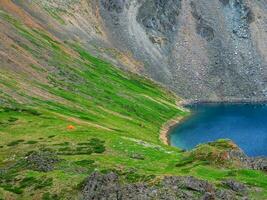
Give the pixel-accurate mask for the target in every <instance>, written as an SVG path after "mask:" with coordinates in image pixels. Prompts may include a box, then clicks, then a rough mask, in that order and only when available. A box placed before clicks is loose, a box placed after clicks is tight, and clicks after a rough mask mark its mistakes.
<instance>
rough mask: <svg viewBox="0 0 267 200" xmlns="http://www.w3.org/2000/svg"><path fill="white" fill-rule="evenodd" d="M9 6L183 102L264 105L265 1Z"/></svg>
mask: <svg viewBox="0 0 267 200" xmlns="http://www.w3.org/2000/svg"><path fill="white" fill-rule="evenodd" d="M5 1H6V0H5ZM5 1H3V2H5ZM12 2H13V3H14V5H18V6H19V7H20V8H22V9H23V10H24V11H25V12H26V13H28V15H30V16H31V17H32V18H33V19H34V21H36V23H37V24H41V26H43V28H45V29H46V30H49V31H50V32H51V33H53V34H54V35H56V36H57V37H58V38H60V39H62V40H75V41H79V42H80V43H82V44H83V46H84V47H86V49H87V50H89V51H90V52H92V53H93V54H95V55H101V57H103V58H105V59H108V60H109V61H110V62H112V63H113V64H116V65H117V66H119V67H122V68H124V69H126V70H130V71H133V72H137V73H142V74H143V75H147V76H149V77H152V78H153V79H155V80H157V81H159V82H161V83H163V84H164V85H166V86H168V87H169V88H171V89H172V90H173V91H175V92H176V93H177V94H178V95H179V96H182V97H184V98H186V99H193V100H196V99H198V100H213V101H222V100H226V101H227V100H233V101H234V100H266V74H267V72H266V69H267V61H266V57H267V55H266V52H267V51H266V46H267V44H266V41H267V34H266V31H267V30H266V20H267V16H266V15H267V14H266V13H267V12H266V9H267V8H266V5H267V2H266V0H259V1H252V0H208V1H206V0H201V1H197V0H196V1H194V0H191V1H181V0H166V1H161V0H142V1H136V0H134V1H132V0H131V1H130V0H99V1H88V0H75V1H62V0H56V1H49V0H46V1H45V0H33V1H20V0H12ZM49 16H50V17H49Z"/></svg>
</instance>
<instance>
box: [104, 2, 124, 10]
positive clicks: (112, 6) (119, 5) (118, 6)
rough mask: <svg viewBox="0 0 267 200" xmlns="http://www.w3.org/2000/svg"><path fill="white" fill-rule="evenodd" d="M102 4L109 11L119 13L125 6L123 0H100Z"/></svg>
mask: <svg viewBox="0 0 267 200" xmlns="http://www.w3.org/2000/svg"><path fill="white" fill-rule="evenodd" d="M101 3H102V4H103V6H104V7H105V8H106V9H107V10H108V11H110V12H113V11H115V12H117V13H121V12H122V11H123V9H124V6H125V0H101Z"/></svg>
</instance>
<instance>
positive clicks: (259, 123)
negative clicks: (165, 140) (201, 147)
mask: <svg viewBox="0 0 267 200" xmlns="http://www.w3.org/2000/svg"><path fill="white" fill-rule="evenodd" d="M188 108H189V109H191V111H192V112H193V114H192V116H191V117H189V118H188V119H187V120H185V121H184V122H182V123H181V124H180V125H178V126H176V127H175V128H174V129H173V130H172V131H171V133H170V143H171V145H173V146H177V147H180V148H183V149H186V150H189V149H192V148H194V147H195V146H196V145H198V144H201V143H206V142H210V141H215V140H218V139H222V138H228V139H231V140H233V141H234V142H235V143H236V144H237V145H239V147H241V148H242V149H243V150H244V151H245V153H246V154H247V155H249V156H267V104H196V105H191V106H188Z"/></svg>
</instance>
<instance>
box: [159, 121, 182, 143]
mask: <svg viewBox="0 0 267 200" xmlns="http://www.w3.org/2000/svg"><path fill="white" fill-rule="evenodd" d="M186 118H187V116H177V117H174V118H172V119H170V120H168V121H167V122H165V123H164V124H163V125H162V127H161V129H160V136H159V138H160V140H161V141H162V142H163V143H164V144H165V145H170V140H169V135H170V132H171V130H172V129H173V128H174V127H176V126H178V125H179V124H180V123H181V122H182V121H184V120H185V119H186Z"/></svg>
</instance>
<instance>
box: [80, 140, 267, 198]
mask: <svg viewBox="0 0 267 200" xmlns="http://www.w3.org/2000/svg"><path fill="white" fill-rule="evenodd" d="M207 146H212V147H216V150H217V152H216V153H217V155H216V153H215V151H213V152H214V153H213V156H211V157H210V156H206V157H204V156H203V154H202V153H201V148H203V147H205V148H206V149H205V153H206V155H210V153H209V152H208V149H209V148H207ZM220 148H223V149H224V150H223V151H220ZM188 153H189V154H190V156H191V157H194V156H195V157H194V159H195V160H196V159H199V160H205V161H208V162H210V163H211V164H212V163H213V164H215V162H216V164H219V163H220V164H221V165H224V167H226V166H228V167H229V166H230V165H229V163H231V164H232V165H238V166H240V168H246V169H254V170H263V171H267V158H265V157H258V158H251V157H248V156H247V155H246V154H245V153H244V152H243V151H242V150H241V149H240V148H239V147H238V146H236V145H235V144H234V143H232V142H231V141H228V140H219V141H217V142H212V143H208V144H204V145H200V146H199V147H197V148H196V149H195V150H193V151H192V152H188ZM196 154H197V155H198V156H197V157H196ZM255 190H257V188H254V187H252V186H249V185H245V184H243V183H240V182H237V181H235V180H232V179H225V180H223V181H221V182H220V183H216V184H214V183H211V182H208V181H204V180H200V179H197V178H194V177H192V176H165V177H163V178H158V179H153V180H152V181H150V182H138V183H123V181H122V180H120V177H119V176H118V175H117V174H116V173H113V172H110V173H107V174H101V173H99V172H94V173H92V174H91V175H90V176H89V177H88V178H87V180H86V181H85V183H84V186H83V189H82V194H83V199H85V200H91V199H101V200H105V199H107V200H120V199H121V200H123V199H133V200H141V199H142V200H150V199H151V200H152V199H153V200H156V199H161V200H163V199H164V200H165V199H166V200H167V199H168V200H175V199H182V200H183V199H184V200H188V199H190V200H194V199H196V200H199V199H202V200H215V199H218V200H220V199H222V200H235V199H242V200H245V199H250V198H249V193H250V191H254V192H255Z"/></svg>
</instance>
